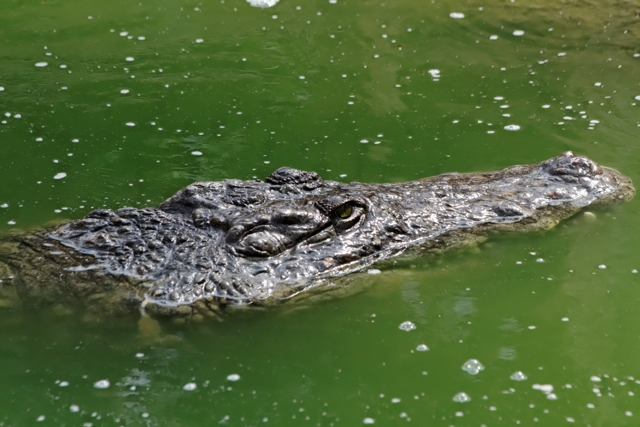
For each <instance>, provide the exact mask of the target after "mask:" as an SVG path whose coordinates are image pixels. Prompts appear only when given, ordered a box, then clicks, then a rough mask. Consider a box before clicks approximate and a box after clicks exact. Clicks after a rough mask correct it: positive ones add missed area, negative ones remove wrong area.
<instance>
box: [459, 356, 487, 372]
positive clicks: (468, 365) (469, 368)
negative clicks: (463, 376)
mask: <svg viewBox="0 0 640 427" xmlns="http://www.w3.org/2000/svg"><path fill="white" fill-rule="evenodd" d="M462 370H463V371H465V372H467V373H469V374H471V375H477V374H478V373H479V372H481V371H484V365H483V364H482V363H480V361H479V360H478V359H469V360H467V361H466V362H464V364H463V365H462Z"/></svg>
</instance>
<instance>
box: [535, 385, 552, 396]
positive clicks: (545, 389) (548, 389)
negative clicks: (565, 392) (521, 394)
mask: <svg viewBox="0 0 640 427" xmlns="http://www.w3.org/2000/svg"><path fill="white" fill-rule="evenodd" d="M531 388H532V389H534V390H540V391H541V392H543V393H545V394H549V393H551V392H552V391H553V386H552V385H551V384H533V385H532V386H531Z"/></svg>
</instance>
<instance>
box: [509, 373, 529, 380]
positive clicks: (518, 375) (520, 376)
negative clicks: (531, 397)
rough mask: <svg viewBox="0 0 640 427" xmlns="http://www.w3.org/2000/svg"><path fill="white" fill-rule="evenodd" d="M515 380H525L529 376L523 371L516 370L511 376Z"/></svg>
mask: <svg viewBox="0 0 640 427" xmlns="http://www.w3.org/2000/svg"><path fill="white" fill-rule="evenodd" d="M509 378H511V379H512V380H514V381H525V380H526V379H527V378H528V377H527V376H526V375H525V374H523V373H522V372H521V371H516V372H514V373H513V374H511V376H510V377H509Z"/></svg>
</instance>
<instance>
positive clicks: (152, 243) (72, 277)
mask: <svg viewBox="0 0 640 427" xmlns="http://www.w3.org/2000/svg"><path fill="white" fill-rule="evenodd" d="M634 194H635V191H634V189H633V187H632V184H631V181H630V180H629V179H628V178H626V177H624V176H623V175H621V174H620V173H618V172H617V171H615V170H612V169H608V168H604V167H600V166H598V165H596V164H595V163H594V162H592V161H591V160H589V159H587V158H585V157H581V156H574V155H573V154H572V153H570V152H567V153H564V154H562V155H561V156H558V157H555V158H552V159H550V160H547V161H545V162H542V163H539V164H536V165H525V166H513V167H510V168H507V169H504V170H502V171H498V172H488V173H472V174H456V173H451V174H443V175H439V176H436V177H432V178H426V179H422V180H418V181H412V182H405V183H399V184H362V183H350V184H344V183H340V182H333V181H323V180H322V179H321V178H320V177H319V176H318V175H317V174H316V173H314V172H303V171H299V170H295V169H290V168H281V169H278V170H277V171H275V172H274V173H273V174H271V176H269V177H268V178H267V179H266V182H263V181H260V180H256V181H239V180H226V181H223V182H198V183H195V184H192V185H190V186H188V187H186V188H184V189H183V190H181V191H179V192H178V193H176V194H175V195H174V196H173V197H171V198H170V199H168V200H167V201H165V202H163V203H162V204H161V205H160V206H158V207H157V208H147V209H134V208H123V209H120V210H117V211H115V212H113V211H110V210H97V211H93V212H91V213H90V214H89V215H87V216H86V217H85V218H84V219H81V220H78V221H73V222H70V223H67V224H65V225H62V226H60V227H58V228H55V229H53V230H50V231H48V232H40V233H31V234H26V235H16V236H13V237H12V238H11V239H10V241H9V242H7V243H5V249H4V255H3V254H2V253H0V259H3V260H4V261H5V263H6V264H8V265H9V266H10V267H11V270H12V271H13V273H12V274H13V275H15V278H14V280H13V282H14V288H15V289H16V291H17V292H18V293H19V294H22V296H23V298H26V299H28V300H31V301H41V302H51V301H56V300H79V301H81V302H82V303H83V304H85V305H92V303H93V305H94V306H95V305H98V306H100V307H101V308H102V309H105V310H107V311H114V312H131V311H133V312H136V311H138V310H139V309H140V307H143V308H144V309H145V310H147V311H148V312H151V313H155V314H183V315H191V314H192V313H194V312H200V313H202V314H205V315H206V314H211V313H214V312H216V311H217V310H219V309H220V307H221V306H224V305H229V304H232V305H243V304H254V305H265V304H269V303H271V302H276V301H281V300H286V299H288V298H290V297H292V296H294V295H297V294H299V293H301V292H302V291H307V290H309V289H312V288H319V289H322V288H325V289H326V288H330V287H331V286H332V284H333V283H335V282H336V280H337V278H338V277H342V276H344V275H346V274H348V273H352V272H355V271H359V270H362V269H364V268H366V267H367V266H369V265H371V264H372V263H374V262H377V261H380V260H384V259H388V258H391V257H396V256H398V255H401V254H403V253H406V252H408V251H420V252H425V251H426V252H429V251H439V250H443V249H447V248H450V247H456V246H461V245H464V244H467V243H469V242H473V241H477V240H479V239H483V238H485V237H486V236H487V235H488V234H489V233H491V232H494V231H527V230H535V229H542V228H550V227H552V226H553V225H555V224H556V223H558V222H559V221H560V220H562V219H564V218H567V217H569V216H571V215H573V214H574V213H576V212H577V211H579V210H580V209H581V208H583V207H585V206H587V205H590V204H594V203H614V202H621V201H626V200H629V199H631V198H632V197H633V195H634Z"/></svg>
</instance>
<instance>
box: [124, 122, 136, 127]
mask: <svg viewBox="0 0 640 427" xmlns="http://www.w3.org/2000/svg"><path fill="white" fill-rule="evenodd" d="M125 125H126V126H129V127H134V126H135V125H136V124H135V123H133V122H127V123H125Z"/></svg>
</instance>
